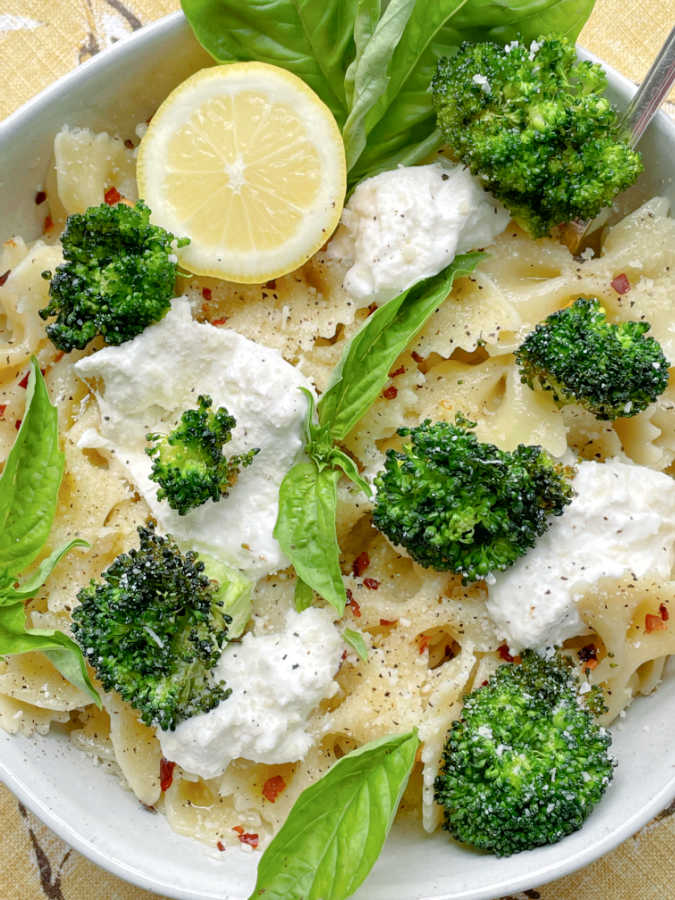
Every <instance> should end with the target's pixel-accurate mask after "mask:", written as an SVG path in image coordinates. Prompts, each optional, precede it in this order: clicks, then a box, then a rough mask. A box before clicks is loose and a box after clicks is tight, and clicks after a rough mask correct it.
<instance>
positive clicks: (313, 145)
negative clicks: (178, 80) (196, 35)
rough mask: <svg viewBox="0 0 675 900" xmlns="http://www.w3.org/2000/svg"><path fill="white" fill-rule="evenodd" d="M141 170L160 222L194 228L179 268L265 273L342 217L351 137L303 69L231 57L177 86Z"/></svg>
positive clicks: (315, 241) (305, 253)
mask: <svg viewBox="0 0 675 900" xmlns="http://www.w3.org/2000/svg"><path fill="white" fill-rule="evenodd" d="M137 178H138V186H139V193H140V196H141V197H142V198H143V199H144V200H145V202H146V203H147V204H148V206H149V207H150V209H151V210H152V221H153V222H154V223H155V224H157V225H161V226H162V227H163V228H166V229H167V231H171V232H172V233H173V234H176V235H180V236H187V237H189V238H190V244H189V245H188V246H186V247H183V248H180V249H179V250H178V251H177V254H178V258H179V262H180V264H181V266H183V267H185V268H187V269H189V270H190V271H191V272H195V273H197V274H198V275H213V276H216V277H218V278H225V279H227V280H228V281H238V282H243V283H247V284H248V283H258V282H263V281H268V280H269V279H270V278H275V277H277V276H279V275H284V274H285V273H286V272H291V271H293V269H297V268H298V266H300V265H302V263H304V262H305V261H306V260H307V259H309V257H310V256H312V254H313V253H315V252H316V251H317V250H318V249H319V247H321V246H322V244H324V243H325V241H326V240H328V238H329V237H330V235H331V234H332V232H333V230H334V229H335V227H336V226H337V223H338V220H339V218H340V213H341V212H342V206H343V203H344V196H345V187H346V170H345V154H344V145H343V143H342V136H341V135H340V131H339V129H338V126H337V124H336V122H335V119H334V118H333V115H332V113H331V112H330V110H329V109H328V107H327V106H326V105H325V104H324V103H323V102H322V101H321V100H320V99H319V98H318V97H317V95H316V94H315V93H314V91H312V89H311V88H309V87H308V86H307V85H306V84H305V83H304V81H302V80H301V79H300V78H298V77H297V76H296V75H293V74H291V73H290V72H287V71H286V70H285V69H280V68H278V67H277V66H271V65H267V64H266V63H258V62H249V63H232V64H228V65H221V66H214V67H213V68H209V69H202V70H201V71H200V72H197V73H196V74H195V75H193V76H192V77H190V78H188V79H187V81H184V82H183V83H182V84H181V85H179V86H178V87H177V88H176V89H175V90H174V91H173V92H172V93H171V94H169V96H168V97H167V98H166V100H165V101H164V103H162V105H161V106H160V107H159V109H158V110H157V112H156V113H155V115H154V116H153V118H152V121H151V122H150V125H149V127H148V130H147V132H146V133H145V135H144V137H143V140H142V141H141V144H140V147H139V150H138V167H137Z"/></svg>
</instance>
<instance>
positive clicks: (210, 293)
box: [202, 288, 213, 303]
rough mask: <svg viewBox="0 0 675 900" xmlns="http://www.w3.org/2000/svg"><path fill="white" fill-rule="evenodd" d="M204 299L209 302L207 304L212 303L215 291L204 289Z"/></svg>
mask: <svg viewBox="0 0 675 900" xmlns="http://www.w3.org/2000/svg"><path fill="white" fill-rule="evenodd" d="M202 297H203V298H204V299H205V300H206V301H207V303H210V302H211V300H212V299H213V291H212V290H211V288H202Z"/></svg>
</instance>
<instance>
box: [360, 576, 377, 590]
mask: <svg viewBox="0 0 675 900" xmlns="http://www.w3.org/2000/svg"><path fill="white" fill-rule="evenodd" d="M363 584H364V585H365V587H367V588H368V590H369V591H376V590H377V589H378V588H379V586H380V582H379V581H378V580H377V578H364V579H363Z"/></svg>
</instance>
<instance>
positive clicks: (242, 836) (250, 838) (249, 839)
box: [232, 825, 259, 850]
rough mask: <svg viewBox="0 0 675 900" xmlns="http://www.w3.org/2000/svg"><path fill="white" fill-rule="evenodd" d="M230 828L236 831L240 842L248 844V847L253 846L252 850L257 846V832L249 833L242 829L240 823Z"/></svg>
mask: <svg viewBox="0 0 675 900" xmlns="http://www.w3.org/2000/svg"><path fill="white" fill-rule="evenodd" d="M232 830H233V831H236V832H237V834H238V835H239V840H240V841H241V843H242V844H248V845H249V847H253V849H254V850H255V848H256V847H257V846H258V841H259V837H258V835H257V834H251V833H249V832H246V831H244V829H243V828H242V826H241V825H235V826H234V828H233V829H232Z"/></svg>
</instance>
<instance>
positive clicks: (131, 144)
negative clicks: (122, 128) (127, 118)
mask: <svg viewBox="0 0 675 900" xmlns="http://www.w3.org/2000/svg"><path fill="white" fill-rule="evenodd" d="M124 146H125V147H126V148H127V150H133V149H134V142H133V141H132V140H131V138H127V139H126V140H125V142H124Z"/></svg>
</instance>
